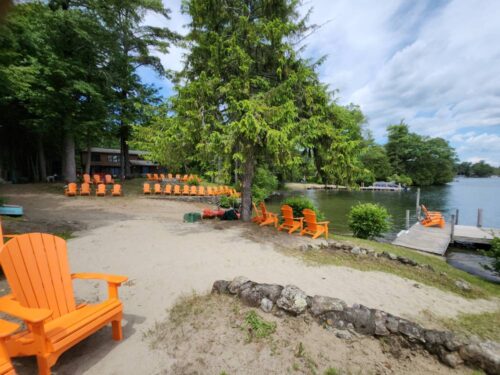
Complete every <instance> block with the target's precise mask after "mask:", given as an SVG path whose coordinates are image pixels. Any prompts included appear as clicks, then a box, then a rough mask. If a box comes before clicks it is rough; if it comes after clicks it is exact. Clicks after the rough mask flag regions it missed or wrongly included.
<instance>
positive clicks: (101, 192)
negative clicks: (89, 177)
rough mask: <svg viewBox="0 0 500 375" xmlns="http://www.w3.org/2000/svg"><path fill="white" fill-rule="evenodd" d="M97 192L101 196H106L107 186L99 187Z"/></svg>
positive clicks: (100, 185)
mask: <svg viewBox="0 0 500 375" xmlns="http://www.w3.org/2000/svg"><path fill="white" fill-rule="evenodd" d="M97 192H98V193H99V194H106V185H104V184H99V185H97Z"/></svg>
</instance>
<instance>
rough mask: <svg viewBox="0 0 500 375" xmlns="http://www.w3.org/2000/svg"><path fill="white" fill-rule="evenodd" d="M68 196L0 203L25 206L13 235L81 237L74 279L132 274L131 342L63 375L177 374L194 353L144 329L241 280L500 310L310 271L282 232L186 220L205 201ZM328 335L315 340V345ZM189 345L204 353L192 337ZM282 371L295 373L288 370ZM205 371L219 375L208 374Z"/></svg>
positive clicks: (397, 281)
mask: <svg viewBox="0 0 500 375" xmlns="http://www.w3.org/2000/svg"><path fill="white" fill-rule="evenodd" d="M59 191H61V190H59V189H58V190H56V188H55V187H51V186H48V187H47V186H46V185H41V187H40V185H39V186H33V185H15V186H9V185H3V186H1V185H0V196H3V197H6V198H8V200H9V203H11V204H21V205H23V206H24V209H25V215H24V217H23V218H22V219H9V220H4V222H3V224H4V225H3V226H4V230H5V232H6V233H9V232H10V233H15V232H17V233H22V232H27V231H42V232H51V233H60V234H65V235H68V234H69V233H70V232H72V236H73V237H74V238H72V239H70V240H69V241H68V254H69V259H70V263H71V269H72V271H73V272H104V273H116V274H123V275H127V276H128V277H129V282H128V283H127V284H126V285H124V286H123V287H122V288H121V291H120V293H121V294H120V296H121V299H122V300H123V302H124V306H125V308H124V335H125V339H124V340H123V341H122V342H120V343H116V342H114V341H112V340H111V331H110V329H109V328H105V329H103V330H101V331H99V332H98V333H97V334H95V335H93V336H91V337H90V338H88V339H87V340H85V341H83V342H82V343H80V344H78V345H77V346H75V347H74V348H72V349H71V350H69V351H68V352H66V353H65V354H64V355H63V356H61V358H60V359H59V361H58V363H57V365H56V366H55V367H54V368H53V370H54V373H57V374H59V375H61V374H164V373H171V372H173V371H177V370H175V369H176V367H175V366H177V364H178V358H179V355H180V356H181V357H182V356H184V355H185V354H182V352H179V353H181V354H177V355H176V356H172V355H171V354H169V351H168V350H163V351H162V350H152V349H151V348H150V345H149V344H148V342H147V340H145V339H144V334H145V332H147V331H148V330H149V329H151V327H154V325H155V322H161V321H164V320H165V318H166V310H167V309H169V308H171V307H172V306H173V305H174V303H175V301H176V300H177V298H178V297H179V296H181V295H183V294H186V293H190V292H191V291H196V292H198V293H204V292H206V291H207V290H209V289H210V288H211V285H212V283H213V281H215V280H217V279H232V278H234V277H235V276H239V275H245V276H247V277H249V278H251V279H253V280H255V281H258V282H269V283H278V284H282V285H285V284H295V285H297V286H298V287H300V288H301V289H303V290H305V291H306V292H307V293H308V294H310V295H314V294H321V295H327V296H332V297H337V298H342V299H344V300H345V301H346V302H347V303H349V304H352V303H362V304H364V305H366V306H369V307H374V308H379V309H383V310H385V311H388V312H390V313H392V314H396V315H399V316H403V317H406V318H410V319H414V320H419V319H420V318H422V317H424V314H425V313H426V312H428V311H432V313H433V314H434V315H436V316H438V317H453V316H456V315H457V314H458V313H460V312H466V313H467V312H469V313H470V312H483V311H492V310H495V309H497V308H498V301H492V300H467V299H464V298H462V297H460V296H458V295H455V294H452V293H446V292H443V291H441V290H437V289H435V288H432V287H428V286H425V285H423V286H422V287H421V288H415V287H414V282H412V281H411V280H407V279H402V278H400V277H397V276H394V275H391V274H386V273H382V272H361V271H358V270H354V269H350V268H346V267H336V266H311V265H307V264H305V263H303V262H302V261H301V260H299V259H297V258H294V257H289V256H286V255H285V254H283V253H282V252H279V251H276V248H277V247H283V246H297V245H298V244H300V243H304V241H305V242H307V241H310V240H308V239H304V238H298V237H297V236H288V235H287V234H284V233H281V234H277V233H276V231H275V230H274V229H273V228H258V227H257V226H255V225H251V224H248V225H247V224H242V223H234V222H231V223H223V222H208V223H205V222H204V223H196V224H185V223H183V222H182V217H183V214H184V213H186V212H193V211H199V210H200V209H201V208H203V207H207V205H205V204H201V203H186V202H181V201H172V200H165V199H163V200H162V199H147V198H145V197H142V196H138V195H131V194H130V195H129V194H127V195H126V196H125V197H122V198H111V197H105V198H96V197H76V198H67V197H64V196H63V195H62V193H59ZM54 192H57V193H58V194H54ZM125 193H127V191H126V190H125ZM74 286H75V293H76V295H77V297H78V298H79V299H82V300H86V301H89V302H95V301H99V300H102V299H103V298H105V296H106V288H105V285H103V284H102V283H100V282H92V281H76V282H75V285H74ZM1 289H4V290H6V289H7V288H6V287H5V286H3V287H1ZM311 332H312V331H311ZM319 332H320V331H314V334H311V335H312V336H310V337H311V339H310V343H309V344H308V345H309V346H312V344H313V341H314V340H313V337H314V336H315V335H316V334H319ZM333 342H335V340H334V341H333ZM222 343H223V344H224V345H226V344H225V343H224V342H222ZM341 344H342V343H339V342H337V346H338V347H336V348H333V349H332V350H334V351H339V350H340V349H339V347H340V346H342V345H343V344H342V345H341ZM184 345H187V346H188V348H190V350H191V351H194V352H197V351H198V349H197V347H196V346H195V345H194V343H193V345H191V344H190V341H189V340H187V341H186V342H185V343H184ZM228 345H230V343H229V342H228ZM332 345H333V344H332ZM339 345H340V346H339ZM363 345H364V342H363ZM363 345H361V344H360V346H359V347H358V348H361V347H362V346H363ZM367 345H368V344H367ZM219 350H220V351H225V350H227V351H228V352H232V350H234V349H233V348H231V347H224V346H220V347H219ZM241 350H242V351H243V352H244V351H246V350H247V347H243V346H242V347H241ZM373 350H374V351H373V354H372V355H373V356H376V353H377V351H376V350H375V349H373ZM243 352H242V353H240V354H242V355H243V354H244V353H243ZM345 353H347V354H345V355H346V356H347V357H346V358H350V360H351V361H356V360H358V359H359V360H360V361H361V360H362V357H364V356H365V354H363V351H362V350H354V351H352V350H348V349H345ZM249 355H250V354H249ZM331 358H332V361H333V362H335V361H336V360H340V359H339V358H340V357H335V356H333V354H332V356H331ZM383 361H384V360H383V359H380V361H379V362H381V363H382V362H383ZM15 364H16V367H17V369H18V372H19V373H20V374H21V375H22V374H34V373H36V371H35V366H34V361H33V360H32V359H23V360H16V362H15ZM270 366H271V367H272V366H275V365H271V364H270ZM332 366H334V364H332ZM271 367H269V368H271ZM282 370H283V371H284V372H286V368H282ZM221 371H222V370H221ZM242 371H243V370H242ZM276 371H277V370H276ZM374 371H375V368H374ZM384 371H385V370H384ZM177 373H180V372H177ZM204 373H209V374H212V373H213V374H219V373H220V372H216V371H212V369H209V370H207V371H206V372H204ZM237 373H243V372H240V371H238V372H237ZM257 373H260V372H257ZM275 373H276V372H275Z"/></svg>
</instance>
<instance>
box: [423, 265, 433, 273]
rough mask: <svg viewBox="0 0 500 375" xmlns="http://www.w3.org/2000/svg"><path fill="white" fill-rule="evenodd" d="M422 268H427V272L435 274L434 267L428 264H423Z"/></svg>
mask: <svg viewBox="0 0 500 375" xmlns="http://www.w3.org/2000/svg"><path fill="white" fill-rule="evenodd" d="M422 267H424V268H427V269H428V270H429V271H432V272H435V270H434V267H432V266H431V265H430V264H424V265H423V266H422Z"/></svg>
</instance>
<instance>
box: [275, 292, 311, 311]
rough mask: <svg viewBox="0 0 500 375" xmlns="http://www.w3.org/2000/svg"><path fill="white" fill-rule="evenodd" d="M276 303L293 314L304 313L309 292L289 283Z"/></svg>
mask: <svg viewBox="0 0 500 375" xmlns="http://www.w3.org/2000/svg"><path fill="white" fill-rule="evenodd" d="M276 305H278V307H280V308H282V309H283V310H285V311H288V312H291V313H293V314H296V315H298V314H302V313H304V312H305V311H306V309H307V294H306V293H305V292H304V291H303V290H301V289H299V288H298V287H296V286H295V285H287V286H285V287H284V288H283V290H282V291H281V296H280V298H278V300H277V301H276Z"/></svg>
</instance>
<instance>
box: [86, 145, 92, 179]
mask: <svg viewBox="0 0 500 375" xmlns="http://www.w3.org/2000/svg"><path fill="white" fill-rule="evenodd" d="M91 163H92V151H91V150H90V144H89V145H88V146H87V155H86V157H85V173H86V174H90V164H91Z"/></svg>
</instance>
